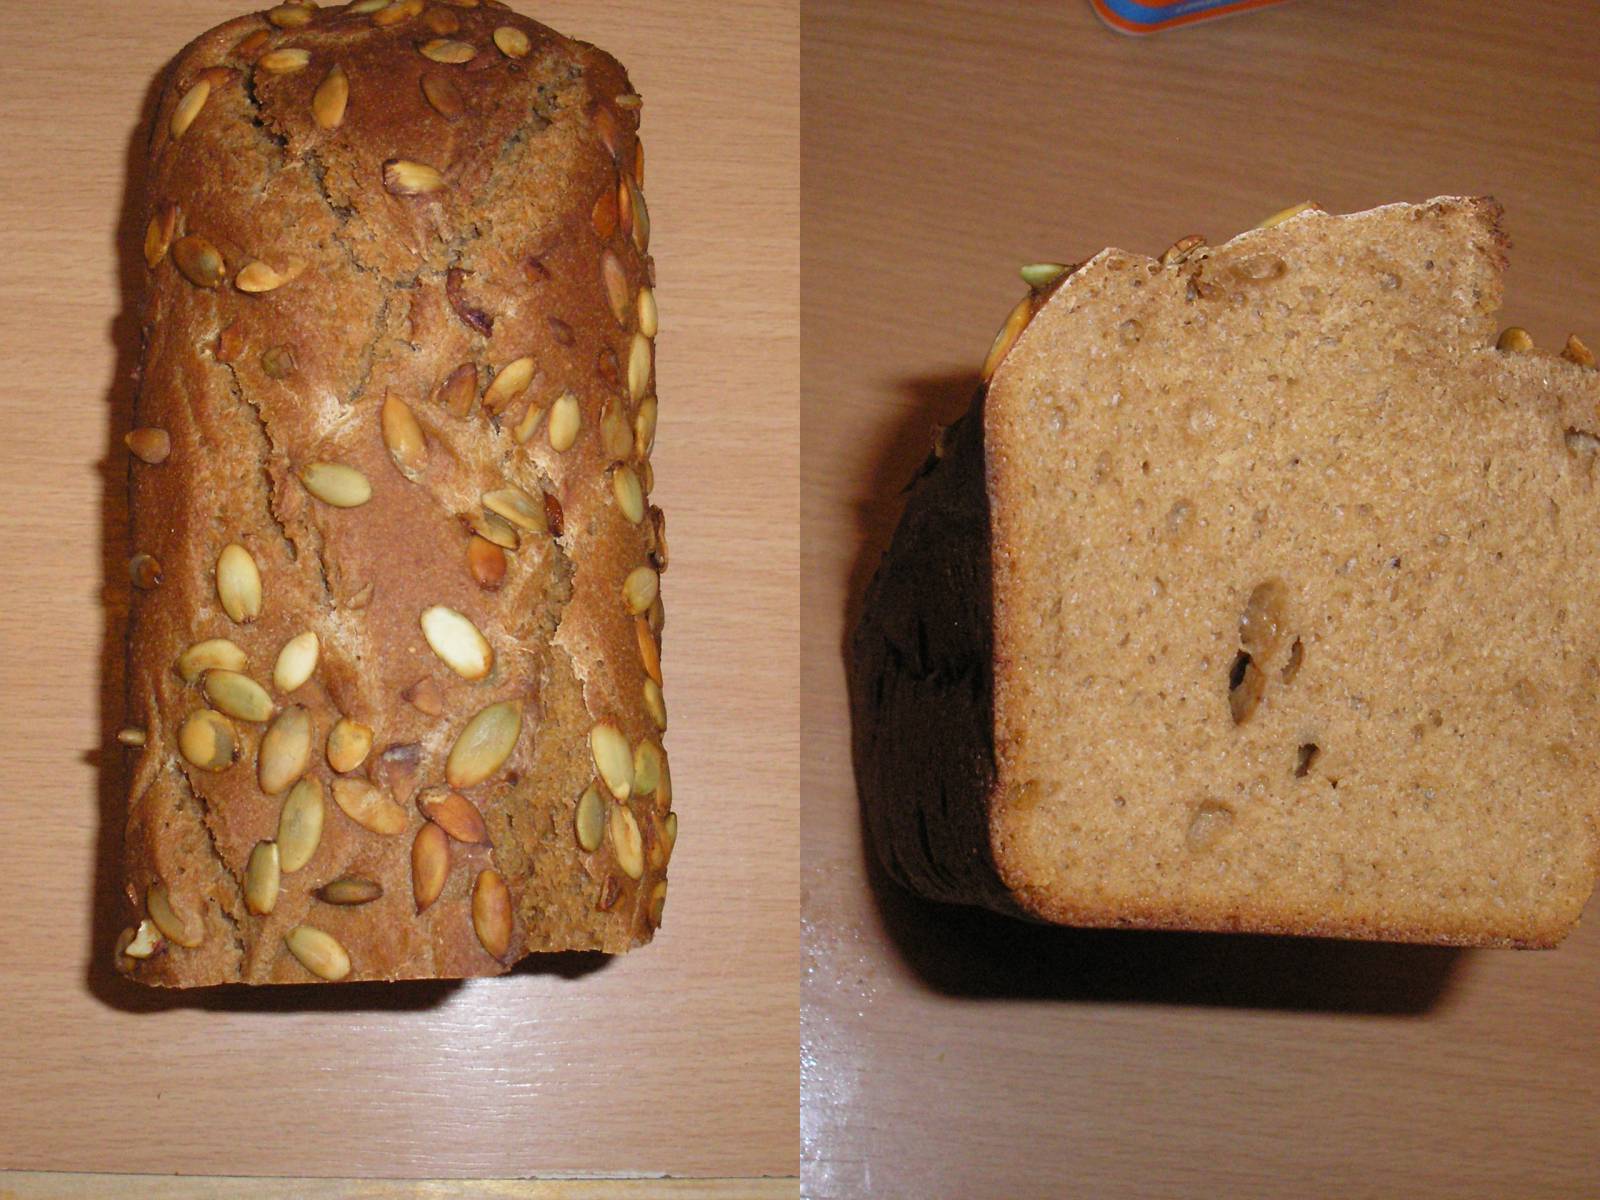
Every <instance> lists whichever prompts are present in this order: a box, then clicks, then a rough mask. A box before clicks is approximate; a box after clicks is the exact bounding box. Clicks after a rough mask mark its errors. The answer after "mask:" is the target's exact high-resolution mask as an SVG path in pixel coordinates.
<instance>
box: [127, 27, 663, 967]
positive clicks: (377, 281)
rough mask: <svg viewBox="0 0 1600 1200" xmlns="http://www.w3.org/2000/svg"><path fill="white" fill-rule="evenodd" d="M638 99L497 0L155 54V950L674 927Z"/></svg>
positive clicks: (139, 638) (330, 959)
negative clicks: (164, 57)
mask: <svg viewBox="0 0 1600 1200" xmlns="http://www.w3.org/2000/svg"><path fill="white" fill-rule="evenodd" d="M638 106H639V98H638V96H636V95H635V94H634V93H633V90H632V88H631V86H630V85H629V83H628V80H627V77H626V75H625V74H624V72H623V70H622V68H621V67H620V66H619V65H618V64H617V63H616V62H615V61H614V60H613V59H611V58H610V57H609V56H607V55H605V54H603V53H601V52H600V51H598V50H596V49H594V48H593V47H590V46H586V45H583V44H581V43H578V42H573V41H570V40H568V39H565V38H562V37H560V36H559V35H557V34H555V33H554V32H552V31H551V30H549V29H546V28H544V27H543V26H540V25H538V24H536V23H534V22H532V21H528V20H526V19H524V18H522V17H519V16H517V15H516V14H514V13H512V12H510V11H509V10H507V9H505V8H504V7H503V6H497V7H491V6H487V5H486V6H476V5H472V6H465V5H463V6H449V5H441V4H433V5H428V6H426V7H425V6H424V5H423V4H421V3H418V2H414V0H395V2H394V3H389V4H386V5H385V4H377V5H374V4H366V3H363V4H355V5H350V6H347V7H344V8H340V9H315V8H310V7H297V6H294V5H284V6H281V7H279V8H276V9H273V10H272V11H271V12H268V13H265V14H257V15H254V16H249V17H242V18H240V19H238V20H235V21H232V22H229V23H228V24H226V25H223V26H220V27H219V28H217V29H214V30H212V31H211V32H210V33H208V34H206V35H204V36H203V37H201V38H199V39H198V40H197V41H195V42H194V43H193V44H192V45H191V46H189V47H188V49H186V50H185V51H184V52H183V54H181V55H180V56H179V57H178V59H177V60H176V61H175V62H174V63H173V64H172V66H171V67H170V68H169V69H168V73H167V79H166V86H165V89H164V92H163V95H162V99H161V101H160V105H159V107H158V110H157V112H156V115H155V121H154V125H153V127H152V130H151V134H150V166H149V173H148V187H147V192H148V196H149V203H150V224H149V233H148V236H147V239H146V244H145V257H146V262H147V264H148V267H149V272H150V274H149V290H148V298H147V306H146V312H145V326H144V328H145V334H146V340H147V350H146V355H145V360H144V366H143V373H142V386H141V391H140V395H139V398H138V401H137V411H136V414H135V424H136V425H137V426H138V427H139V428H138V429H137V430H136V431H135V432H134V433H133V434H131V435H130V437H129V445H130V448H131V449H132V450H133V451H134V456H135V457H134V458H133V460H132V462H131V466H130V469H131V492H132V505H131V508H132V526H133V529H132V541H133V547H132V548H133V551H134V554H135V558H134V566H133V573H134V576H135V582H136V584H139V585H140V587H139V590H136V592H135V600H134V604H133V607H132V617H131V628H130V639H129V669H128V709H127V713H128V718H127V719H128V722H129V725H130V727H131V729H130V731H129V732H128V734H127V737H126V740H127V741H128V742H129V743H130V744H133V745H135V747H136V748H135V751H134V754H133V758H132V768H131V776H132V781H131V782H132V787H131V795H130V809H129V816H128V825H127V837H126V865H127V876H126V879H127V897H128V901H129V904H130V913H129V917H130V920H129V931H128V933H127V934H125V935H124V937H123V940H122V942H121V943H120V944H119V946H118V947H117V955H116V958H117V964H118V966H119V968H120V969H122V970H124V971H126V972H128V973H130V974H131V975H132V976H133V977H134V978H136V979H139V980H141V981H143V982H147V983H155V984H164V985H173V986H187V985H195V984H210V983H219V982H230V981H243V982H250V983H276V982H310V981H315V980H318V979H325V980H336V979H346V978H348V979H394V978H402V977H457V976H471V975H485V974H495V973H499V972H502V971H505V970H506V969H508V967H509V966H510V964H512V963H513V962H515V961H516V960H517V959H518V958H520V957H522V956H523V955H525V954H528V953H530V952H534V951H554V950H603V951H607V952H619V951H624V950H627V949H629V948H630V947H632V946H635V945H638V944H640V943H642V942H645V941H648V940H649V938H650V937H651V934H652V932H653V930H654V929H655V928H656V926H657V925H658V924H659V923H660V920H661V915H662V905H663V902H664V899H665V894H666V864H667V859H668V856H669V855H670V853H671V850H672V844H673V839H674V837H675V834H676V816H675V815H674V814H673V813H672V812H671V807H672V793H671V782H670V776H669V774H668V770H667V763H666V758H665V753H664V751H663V749H662V744H661V739H662V735H663V732H664V730H665V728H666V710H665V707H664V705H663V702H662V695H661V689H660V684H661V675H660V659H659V638H660V635H661V629H662V624H663V610H662V606H661V601H660V598H659V595H658V585H657V580H658V575H659V572H660V571H661V570H663V569H664V568H665V566H666V559H667V547H666V541H665V535H664V530H663V524H662V519H661V512H660V510H659V509H658V508H656V507H655V506H654V505H652V504H650V503H649V500H648V495H649V492H650V490H651V486H652V482H653V479H652V472H651V468H650V459H649V455H650V450H651V446H652V444H653V441H654V436H655V413H656V399H655V386H654V371H653V339H654V335H655V332H656V318H655V303H654V299H653V295H652V291H651V285H652V282H653V269H654V268H653V264H652V261H651V259H650V257H649V255H648V247H649V217H648V214H647V211H646V207H645V202H644V198H643V193H642V190H641V189H642V186H643V181H644V162H643V151H642V148H641V147H640V145H639V142H638V140H637V137H636V133H635V130H636V127H637V123H638Z"/></svg>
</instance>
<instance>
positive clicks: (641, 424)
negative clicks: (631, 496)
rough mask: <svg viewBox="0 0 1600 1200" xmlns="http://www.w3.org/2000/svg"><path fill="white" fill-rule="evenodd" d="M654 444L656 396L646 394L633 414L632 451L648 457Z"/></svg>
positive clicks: (641, 456) (647, 489) (642, 456)
mask: <svg viewBox="0 0 1600 1200" xmlns="http://www.w3.org/2000/svg"><path fill="white" fill-rule="evenodd" d="M655 445H656V398H655V397H654V396H646V397H645V398H644V399H643V400H641V401H639V411H638V412H636V413H635V414H634V416H633V452H634V454H636V455H638V456H639V457H640V458H649V457H650V451H652V450H654V449H655ZM645 490H646V491H649V490H650V489H649V488H646V489H645Z"/></svg>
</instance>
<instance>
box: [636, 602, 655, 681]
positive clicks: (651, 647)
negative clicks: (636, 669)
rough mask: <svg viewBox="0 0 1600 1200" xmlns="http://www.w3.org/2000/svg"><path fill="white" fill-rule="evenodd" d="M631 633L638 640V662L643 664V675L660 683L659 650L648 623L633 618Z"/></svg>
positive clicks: (641, 619)
mask: <svg viewBox="0 0 1600 1200" xmlns="http://www.w3.org/2000/svg"><path fill="white" fill-rule="evenodd" d="M633 632H634V634H635V635H636V636H637V637H638V639H639V661H640V662H642V663H643V664H644V672H645V674H646V675H648V676H650V678H651V679H653V680H655V681H656V682H657V683H660V682H661V650H660V648H659V647H658V646H657V645H656V635H655V634H653V633H651V632H650V622H649V621H648V620H646V619H645V618H644V617H635V618H634V619H633Z"/></svg>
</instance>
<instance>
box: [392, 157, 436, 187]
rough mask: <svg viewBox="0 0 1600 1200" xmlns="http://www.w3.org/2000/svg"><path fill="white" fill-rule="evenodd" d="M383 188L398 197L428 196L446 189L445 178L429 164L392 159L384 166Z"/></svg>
mask: <svg viewBox="0 0 1600 1200" xmlns="http://www.w3.org/2000/svg"><path fill="white" fill-rule="evenodd" d="M383 186H384V187H385V188H386V189H387V190H388V191H390V192H392V193H393V194H394V195H396V196H426V195H428V194H429V193H430V192H437V191H438V190H439V189H440V188H442V187H444V176H443V175H440V174H439V172H438V171H436V170H434V168H432V167H430V166H428V164H427V163H419V162H412V161H411V160H410V159H405V158H391V159H390V160H389V161H388V162H386V163H384V164H383Z"/></svg>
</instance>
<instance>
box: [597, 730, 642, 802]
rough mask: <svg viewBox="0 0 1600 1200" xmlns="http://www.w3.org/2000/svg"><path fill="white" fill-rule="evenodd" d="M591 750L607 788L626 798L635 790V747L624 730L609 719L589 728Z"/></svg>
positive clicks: (619, 798)
mask: <svg viewBox="0 0 1600 1200" xmlns="http://www.w3.org/2000/svg"><path fill="white" fill-rule="evenodd" d="M589 752H590V753H591V754H592V755H593V756H594V765H595V769H596V770H598V771H599V772H600V778H601V779H602V780H603V781H604V782H605V785H606V788H607V790H609V791H610V792H611V794H612V795H613V796H615V797H616V798H617V799H618V800H626V799H627V798H628V796H629V794H630V793H632V791H633V749H632V748H631V747H630V746H629V745H628V739H627V738H625V737H624V736H623V735H622V730H620V729H618V728H617V727H616V726H615V725H613V724H611V723H610V722H609V721H602V722H600V723H599V724H597V725H596V726H594V728H592V729H591V730H589Z"/></svg>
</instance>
